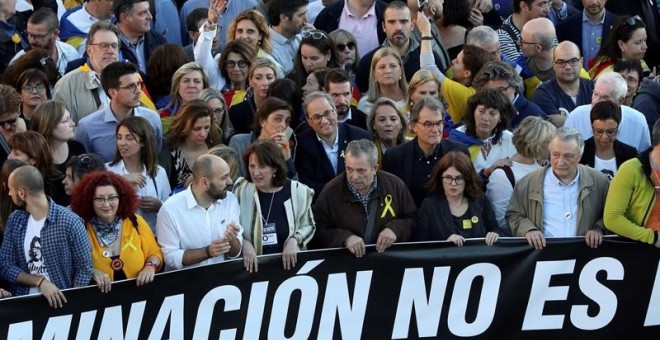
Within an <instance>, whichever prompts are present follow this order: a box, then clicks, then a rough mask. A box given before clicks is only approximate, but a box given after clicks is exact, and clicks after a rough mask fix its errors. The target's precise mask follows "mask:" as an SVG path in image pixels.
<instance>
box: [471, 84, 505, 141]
mask: <svg viewBox="0 0 660 340" xmlns="http://www.w3.org/2000/svg"><path fill="white" fill-rule="evenodd" d="M479 105H483V106H485V107H486V108H492V109H495V110H497V111H499V112H500V121H499V122H498V123H497V126H495V131H494V132H495V137H494V138H493V144H495V143H498V142H499V140H500V138H501V137H502V133H503V132H504V130H506V129H507V128H508V127H509V121H510V120H511V117H512V116H513V114H514V113H515V112H516V109H515V108H514V107H513V104H511V102H510V101H509V98H507V97H506V96H505V95H504V94H502V92H501V91H500V90H498V89H491V88H484V89H481V90H479V91H477V93H475V94H474V95H472V97H470V99H468V102H467V108H466V109H465V115H463V122H465V133H467V134H468V135H470V136H472V137H476V136H477V127H476V123H475V121H474V119H475V118H474V111H475V110H476V109H477V107H478V106H479Z"/></svg>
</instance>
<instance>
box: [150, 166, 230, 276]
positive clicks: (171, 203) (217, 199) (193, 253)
mask: <svg viewBox="0 0 660 340" xmlns="http://www.w3.org/2000/svg"><path fill="white" fill-rule="evenodd" d="M192 173H193V181H192V184H191V185H190V186H189V187H188V188H187V189H186V190H184V191H181V192H179V193H177V194H175V195H174V196H172V197H170V198H169V199H168V200H167V201H166V202H165V203H163V206H162V207H161V209H160V211H159V212H158V220H157V222H156V235H157V236H158V243H159V244H160V247H161V248H162V249H163V255H164V256H165V270H166V271H168V270H174V269H181V268H185V267H192V266H200V265H207V264H213V263H219V262H223V261H225V260H226V259H227V258H235V257H237V256H238V255H239V254H240V252H241V247H242V244H243V228H242V227H241V226H240V224H238V222H237V221H238V220H239V214H240V210H239V206H238V200H237V199H236V196H234V194H233V193H231V192H230V191H229V190H228V189H229V187H230V186H231V185H232V184H233V182H232V180H231V177H230V176H229V165H228V164H227V162H225V161H224V160H223V159H222V158H220V157H218V156H215V155H202V156H200V157H199V158H198V159H197V160H196V161H195V163H193V167H192Z"/></svg>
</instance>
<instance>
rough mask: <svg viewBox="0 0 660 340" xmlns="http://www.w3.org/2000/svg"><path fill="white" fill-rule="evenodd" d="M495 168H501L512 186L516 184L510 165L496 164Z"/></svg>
mask: <svg viewBox="0 0 660 340" xmlns="http://www.w3.org/2000/svg"><path fill="white" fill-rule="evenodd" d="M495 169H502V171H504V174H505V175H506V178H507V179H508V180H509V183H511V187H512V188H513V187H515V186H516V177H515V176H513V170H511V167H510V166H508V165H502V166H498V167H497V168H495Z"/></svg>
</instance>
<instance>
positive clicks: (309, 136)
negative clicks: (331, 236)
mask: <svg viewBox="0 0 660 340" xmlns="http://www.w3.org/2000/svg"><path fill="white" fill-rule="evenodd" d="M337 130H338V133H339V157H338V160H337V173H336V174H335V171H334V169H333V168H332V163H330V160H329V159H328V157H327V156H326V155H325V150H324V149H323V145H322V144H321V142H320V141H319V140H318V138H317V137H316V132H314V130H313V129H308V130H305V131H303V132H301V133H299V134H298V135H296V139H297V140H298V146H297V147H296V155H295V157H294V159H295V165H296V171H297V172H298V179H299V181H300V182H301V183H303V184H305V185H307V186H308V187H310V188H312V189H314V200H316V198H317V197H318V195H319V194H320V193H321V190H322V189H323V187H324V186H325V184H326V183H328V182H330V180H332V179H333V178H335V177H336V176H337V174H340V173H342V172H344V170H345V167H346V166H345V165H344V157H343V156H342V154H343V153H344V150H346V145H348V142H350V141H352V140H356V139H362V138H365V139H369V140H371V135H370V134H369V133H368V132H367V131H365V130H362V129H360V128H356V127H354V126H351V125H348V124H344V123H338V124H337Z"/></svg>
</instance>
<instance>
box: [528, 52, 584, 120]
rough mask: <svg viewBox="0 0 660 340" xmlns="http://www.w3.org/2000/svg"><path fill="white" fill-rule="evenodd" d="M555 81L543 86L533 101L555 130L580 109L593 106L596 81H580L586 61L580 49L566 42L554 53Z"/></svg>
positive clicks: (540, 86) (537, 90)
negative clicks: (592, 97) (571, 113)
mask: <svg viewBox="0 0 660 340" xmlns="http://www.w3.org/2000/svg"><path fill="white" fill-rule="evenodd" d="M552 68H553V70H554V74H555V77H554V78H552V79H550V80H549V81H546V82H544V83H542V84H541V85H539V87H538V88H537V89H536V91H535V92H534V95H533V96H532V101H533V102H534V103H536V104H538V106H539V107H541V109H542V110H543V111H544V112H545V114H546V115H547V116H548V120H550V122H552V123H553V124H555V126H562V125H564V120H565V119H566V115H567V114H568V113H569V112H571V111H573V110H574V109H575V108H576V107H578V106H580V105H586V104H589V103H591V94H592V93H593V90H594V83H593V81H591V80H589V79H588V78H584V77H580V73H581V70H582V57H581V56H580V49H579V48H578V46H577V45H575V44H574V43H573V42H570V41H562V42H561V43H559V45H557V47H555V49H554V50H553V51H552Z"/></svg>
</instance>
